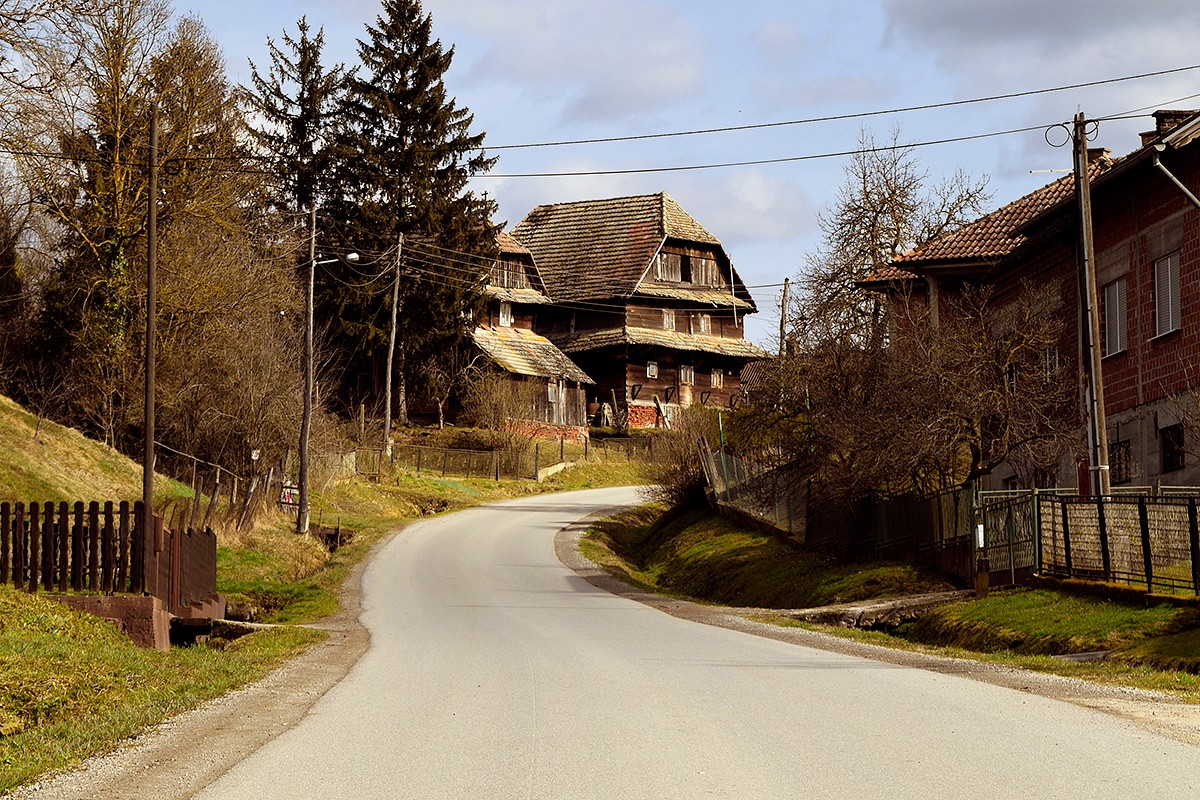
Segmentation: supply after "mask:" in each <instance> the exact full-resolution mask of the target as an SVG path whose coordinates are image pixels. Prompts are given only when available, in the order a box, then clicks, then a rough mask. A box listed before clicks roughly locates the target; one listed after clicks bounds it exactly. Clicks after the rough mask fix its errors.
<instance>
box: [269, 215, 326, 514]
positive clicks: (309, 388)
mask: <svg viewBox="0 0 1200 800" xmlns="http://www.w3.org/2000/svg"><path fill="white" fill-rule="evenodd" d="M309 226H310V231H309V238H308V286H307V287H306V292H305V296H306V301H305V307H304V410H303V412H302V415H301V417H300V451H299V457H300V468H299V470H298V472H299V474H298V475H297V478H296V483H298V484H299V492H298V495H297V497H296V533H308V516H309V507H308V436H309V432H310V431H311V430H312V412H313V289H314V284H315V283H316V279H317V275H316V273H317V204H316V203H313V204H312V207H311V208H310V209H309ZM270 490H271V487H270V485H269V484H268V486H267V491H268V492H269V491H270Z"/></svg>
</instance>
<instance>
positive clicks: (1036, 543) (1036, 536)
mask: <svg viewBox="0 0 1200 800" xmlns="http://www.w3.org/2000/svg"><path fill="white" fill-rule="evenodd" d="M1033 547H1034V550H1033V553H1034V555H1033V563H1034V568H1035V569H1036V570H1037V574H1038V575H1041V574H1042V498H1041V497H1040V496H1039V494H1038V489H1037V487H1036V486H1035V487H1033Z"/></svg>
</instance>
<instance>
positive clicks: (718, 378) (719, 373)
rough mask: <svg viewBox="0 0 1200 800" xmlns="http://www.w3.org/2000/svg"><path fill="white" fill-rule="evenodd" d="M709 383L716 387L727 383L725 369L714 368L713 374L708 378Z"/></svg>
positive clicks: (718, 387)
mask: <svg viewBox="0 0 1200 800" xmlns="http://www.w3.org/2000/svg"><path fill="white" fill-rule="evenodd" d="M708 384H709V386H711V387H712V388H714V389H720V388H721V387H722V386H724V385H725V370H723V369H714V370H713V371H712V375H710V376H709V378H708Z"/></svg>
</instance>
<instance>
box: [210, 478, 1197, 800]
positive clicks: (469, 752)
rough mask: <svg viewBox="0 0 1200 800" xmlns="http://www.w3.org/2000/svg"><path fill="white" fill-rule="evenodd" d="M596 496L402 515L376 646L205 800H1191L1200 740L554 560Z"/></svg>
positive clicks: (373, 588)
mask: <svg viewBox="0 0 1200 800" xmlns="http://www.w3.org/2000/svg"><path fill="white" fill-rule="evenodd" d="M635 500H636V495H635V494H634V492H633V490H628V489H601V490H594V491H587V492H575V493H571V494H563V495H555V496H542V497H535V498H528V499H523V500H518V501H512V502H507V503H500V504H496V505H492V506H487V507H481V508H476V509H472V510H469V511H464V512H460V513H457V514H452V515H449V516H445V517H439V518H436V519H433V520H429V521H427V522H423V523H421V524H419V525H415V526H411V527H409V528H408V529H407V530H406V531H405V532H404V533H403V534H402V535H400V536H398V537H396V538H395V539H393V540H392V541H391V542H390V543H389V544H388V545H387V547H386V548H384V549H383V550H382V551H381V552H380V553H379V554H378V556H377V557H376V558H375V560H374V561H373V562H372V563H371V565H370V567H369V568H368V571H367V573H366V576H365V579H364V605H363V608H364V613H363V617H362V620H363V622H364V624H366V626H367V627H368V628H369V630H370V632H371V637H372V640H371V647H370V649H369V651H368V652H367V653H366V654H365V655H364V656H363V657H362V659H361V660H360V661H359V662H358V663H357V664H356V665H355V667H354V669H353V670H352V671H351V672H350V674H349V675H348V676H347V677H346V678H345V679H344V680H343V681H342V682H341V683H339V684H338V685H337V686H336V687H334V688H333V689H332V690H331V691H330V692H328V693H327V694H326V695H325V696H324V697H323V698H322V699H321V700H320V701H319V702H318V703H317V704H316V705H315V706H314V707H313V709H312V710H311V712H310V713H309V714H308V715H307V716H306V717H305V718H304V719H303V720H302V721H301V722H300V723H299V724H298V725H296V726H295V727H294V728H292V729H291V730H289V731H287V732H286V733H284V734H283V735H282V736H280V737H278V738H277V739H275V740H274V741H272V742H271V743H270V744H268V745H267V746H265V747H263V748H261V749H260V750H258V751H257V752H256V753H255V754H254V755H252V756H251V757H250V758H249V759H247V760H246V761H244V762H242V763H241V764H240V765H238V766H237V767H236V768H234V769H233V770H232V771H230V772H229V773H227V774H226V775H225V776H224V777H222V778H221V779H220V780H218V781H217V782H216V783H214V784H212V785H210V786H209V787H208V788H207V789H206V790H204V791H203V792H202V793H201V794H200V795H198V797H201V798H205V800H237V799H238V798H246V799H247V800H250V799H251V798H253V800H264V799H267V798H280V800H284V799H286V800H294V799H295V798H347V799H350V798H354V800H373V799H374V798H381V799H382V798H388V799H389V800H391V799H392V798H422V800H432V799H433V798H471V799H472V800H473V799H474V798H479V799H480V800H499V799H501V798H563V800H582V799H583V798H622V799H624V798H704V797H719V798H754V800H762V799H763V798H826V797H828V798H835V797H836V798H845V797H851V798H909V797H911V798H918V797H919V798H958V797H971V798H973V799H975V800H980V799H982V798H1017V797H1041V798H1072V797H1079V798H1097V797H1099V798H1104V797H1132V796H1147V797H1154V798H1156V800H1162V799H1163V798H1176V797H1179V798H1185V797H1186V798H1195V797H1197V796H1200V749H1197V748H1195V747H1192V746H1190V745H1186V744H1182V743H1180V742H1177V741H1175V740H1172V739H1167V738H1163V737H1160V736H1157V735H1155V734H1152V733H1148V732H1146V731H1145V730H1143V729H1141V728H1138V727H1135V726H1133V725H1132V724H1129V723H1125V722H1123V721H1121V720H1119V719H1117V718H1115V717H1110V716H1107V715H1104V714H1100V713H1097V712H1094V711H1089V710H1087V709H1083V708H1080V707H1077V706H1074V705H1070V704H1067V703H1063V702H1059V701H1055V700H1049V699H1045V698H1041V697H1037V696H1033V695H1029V694H1025V693H1021V692H1017V691H1014V690H1011V689H1006V688H1002V687H998V686H994V685H990V684H986V683H980V682H976V681H971V680H966V679H963V678H958V677H953V676H947V675H941V674H937V673H933V672H927V671H922V670H916V669H910V668H905V667H900V666H893V665H889V664H884V663H881V662H877V661H868V660H863V659H859V658H854V657H850V656H843V655H838V654H834V653H829V652H824V651H820V650H813V649H809V648H805V647H800V646H797V645H794V644H788V643H784V642H779V641H774V640H771V639H766V638H760V637H756V636H753V635H749V634H746V633H741V632H737V631H732V630H727V629H723V628H716V627H710V626H706V625H701V624H698V623H695V622H689V621H686V620H682V619H677V618H675V617H672V616H668V615H667V614H664V613H662V612H660V611H657V610H655V609H652V608H650V607H648V606H646V605H642V604H640V603H636V602H633V601H631V600H627V599H623V598H619V597H616V596H613V595H610V594H608V593H606V592H604V591H601V590H599V589H597V588H595V587H593V586H592V585H590V584H589V583H587V582H586V581H584V580H583V579H581V578H579V577H578V576H576V575H575V573H573V572H571V571H570V570H568V569H567V568H565V567H564V566H563V565H562V564H561V563H560V562H559V561H558V559H557V558H556V557H555V554H554V543H553V540H554V535H555V533H556V532H557V531H559V530H560V529H562V528H563V527H565V526H567V525H569V524H570V523H572V522H573V521H575V520H577V519H579V518H580V517H583V516H585V515H587V514H591V513H593V512H595V511H597V510H600V509H603V508H606V507H611V506H614V505H618V504H623V503H629V502H633V501H635Z"/></svg>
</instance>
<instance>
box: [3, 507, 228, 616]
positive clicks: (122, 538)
mask: <svg viewBox="0 0 1200 800" xmlns="http://www.w3.org/2000/svg"><path fill="white" fill-rule="evenodd" d="M142 519H143V515H142V504H141V503H140V502H136V503H129V502H124V501H123V502H120V503H113V502H111V501H108V502H104V503H100V502H96V501H93V502H91V503H84V502H82V501H80V502H76V503H73V504H72V503H66V502H60V503H28V504H27V503H19V502H18V503H0V584H8V583H11V584H12V585H13V586H14V587H16V588H17V589H19V590H23V591H28V592H38V591H45V592H58V593H67V592H94V593H100V594H149V595H152V596H154V597H158V598H160V599H161V600H162V601H163V605H164V607H165V608H166V609H167V610H168V611H169V612H171V613H173V614H175V613H181V612H183V610H184V609H186V608H187V607H188V606H190V605H191V604H193V603H196V602H202V601H204V600H207V599H209V598H211V597H213V596H215V595H216V591H217V537H216V534H214V533H213V532H212V530H211V529H208V528H206V529H204V530H202V531H195V530H192V529H187V530H180V531H172V530H169V529H167V528H165V527H164V526H163V524H162V518H161V517H156V524H155V526H154V527H155V530H154V531H153V532H152V535H150V536H147V535H146V534H145V531H144V529H143V528H144V525H143V523H142Z"/></svg>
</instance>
